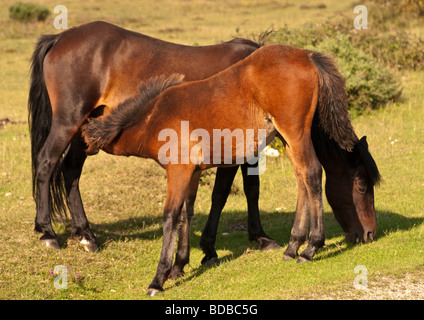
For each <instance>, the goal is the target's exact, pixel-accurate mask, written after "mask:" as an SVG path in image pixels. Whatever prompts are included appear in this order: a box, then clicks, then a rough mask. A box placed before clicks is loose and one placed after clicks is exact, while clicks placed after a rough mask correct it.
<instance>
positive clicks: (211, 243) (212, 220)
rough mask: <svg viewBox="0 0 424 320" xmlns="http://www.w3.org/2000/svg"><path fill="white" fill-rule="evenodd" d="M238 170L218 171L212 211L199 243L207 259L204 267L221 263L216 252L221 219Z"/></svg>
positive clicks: (226, 168)
mask: <svg viewBox="0 0 424 320" xmlns="http://www.w3.org/2000/svg"><path fill="white" fill-rule="evenodd" d="M237 170H238V166H234V167H219V168H218V169H217V171H216V178H215V185H214V188H213V191H212V204H211V210H210V212H209V216H208V221H207V222H206V225H205V227H204V229H203V232H202V237H201V238H200V242H199V246H200V248H201V249H202V250H203V253H204V254H205V257H204V258H203V259H202V264H203V265H209V264H214V263H217V262H218V261H219V260H218V255H217V253H216V251H215V242H216V234H217V232H218V224H219V218H220V217H221V212H222V210H223V209H224V206H225V203H226V202H227V198H228V195H229V194H230V190H231V185H232V184H233V181H234V177H235V176H236V173H237Z"/></svg>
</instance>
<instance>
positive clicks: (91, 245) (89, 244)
mask: <svg viewBox="0 0 424 320" xmlns="http://www.w3.org/2000/svg"><path fill="white" fill-rule="evenodd" d="M80 244H81V245H82V247H83V248H84V250H85V251H87V252H99V247H97V243H96V242H95V241H89V240H86V239H82V240H81V241H80Z"/></svg>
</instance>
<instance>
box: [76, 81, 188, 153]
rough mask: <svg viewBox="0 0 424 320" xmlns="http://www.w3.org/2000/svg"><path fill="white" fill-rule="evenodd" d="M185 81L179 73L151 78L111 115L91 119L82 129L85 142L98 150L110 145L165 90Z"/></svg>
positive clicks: (112, 111)
mask: <svg viewBox="0 0 424 320" xmlns="http://www.w3.org/2000/svg"><path fill="white" fill-rule="evenodd" d="M183 79H184V75H182V74H178V73H174V74H172V75H171V76H169V77H165V75H160V76H156V77H152V78H150V79H149V80H147V81H146V82H144V83H143V84H142V85H141V86H140V89H139V93H138V94H137V95H136V96H134V97H133V98H130V99H128V100H126V101H124V102H122V103H121V104H119V105H118V106H117V107H116V108H114V109H112V110H111V112H110V113H109V114H107V115H104V116H100V117H98V118H89V119H88V123H87V124H85V125H84V126H82V128H81V131H82V136H83V137H84V140H85V142H86V143H87V144H88V145H89V146H96V147H98V148H103V147H104V146H106V145H108V144H110V143H111V142H112V141H113V140H114V139H115V138H116V137H117V136H118V135H119V133H120V132H122V131H123V130H124V129H126V128H128V127H130V126H131V125H132V124H134V122H135V121H137V119H138V117H137V115H138V114H139V113H140V112H141V111H142V110H145V109H146V107H147V105H149V102H151V101H152V100H153V99H154V98H156V97H157V96H158V95H159V94H160V93H161V92H162V91H164V90H165V89H167V88H169V87H172V86H175V85H178V84H181V83H182V82H183Z"/></svg>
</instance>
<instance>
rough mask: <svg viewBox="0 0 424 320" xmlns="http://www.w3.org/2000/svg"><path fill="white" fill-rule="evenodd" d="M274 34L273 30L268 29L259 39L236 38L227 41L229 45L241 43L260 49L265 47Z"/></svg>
mask: <svg viewBox="0 0 424 320" xmlns="http://www.w3.org/2000/svg"><path fill="white" fill-rule="evenodd" d="M272 32H273V30H272V29H271V30H270V29H269V28H268V29H267V30H266V31H264V32H262V33H261V34H260V35H259V36H258V39H257V40H256V39H253V40H252V39H245V38H234V39H232V40H230V41H227V43H241V44H246V45H249V46H252V47H255V48H257V49H259V48H260V47H263V46H264V45H265V42H266V40H267V39H268V36H269V35H270V34H271V33H272Z"/></svg>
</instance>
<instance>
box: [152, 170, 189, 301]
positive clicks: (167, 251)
mask: <svg viewBox="0 0 424 320" xmlns="http://www.w3.org/2000/svg"><path fill="white" fill-rule="evenodd" d="M166 171H167V184H168V190H167V196H166V203H165V209H164V213H163V243H162V250H161V254H160V259H159V263H158V267H157V270H156V275H155V277H154V278H153V281H152V282H151V284H150V285H149V288H148V291H147V295H149V296H154V295H156V294H157V293H158V292H159V291H163V284H164V283H165V281H166V280H167V279H168V277H169V275H170V273H171V269H172V258H173V254H174V245H175V240H176V237H177V228H178V225H179V222H180V219H181V217H180V215H181V210H182V207H183V205H184V200H185V198H186V196H187V190H188V188H189V185H190V181H191V178H192V175H193V168H190V167H188V166H183V165H170V166H168V168H167V170H166Z"/></svg>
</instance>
